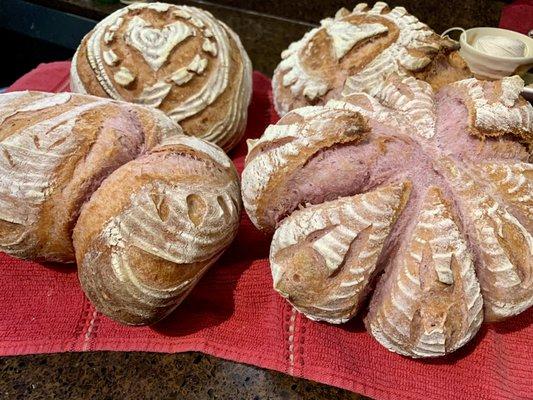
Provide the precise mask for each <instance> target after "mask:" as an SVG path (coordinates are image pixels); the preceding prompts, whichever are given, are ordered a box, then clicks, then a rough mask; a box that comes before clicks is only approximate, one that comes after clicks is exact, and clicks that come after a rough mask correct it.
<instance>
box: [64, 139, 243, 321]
mask: <svg viewBox="0 0 533 400" xmlns="http://www.w3.org/2000/svg"><path fill="white" fill-rule="evenodd" d="M113 199H115V200H113ZM239 214H240V190H239V184H238V178H237V172H236V171H235V168H234V167H233V164H232V163H231V162H230V160H229V159H228V158H227V157H226V155H225V154H224V153H223V152H222V150H220V149H218V148H215V147H214V146H211V145H210V144H208V143H206V142H203V141H201V140H199V139H197V138H193V137H177V138H176V137H175V138H170V139H168V140H165V141H163V143H162V144H161V146H158V147H155V148H154V149H152V151H151V152H150V153H149V154H147V155H144V156H142V157H139V158H137V159H136V160H134V161H132V162H129V163H127V164H125V165H124V166H122V167H121V168H119V169H118V170H116V171H115V172H114V173H113V174H112V175H111V176H110V177H109V178H108V179H106V180H105V181H104V183H103V184H102V185H101V186H100V187H99V188H98V190H97V191H96V192H95V193H94V195H93V196H92V197H91V200H90V201H89V202H88V203H86V204H85V205H84V207H83V209H82V212H81V215H80V218H79V220H78V223H77V224H76V228H75V230H74V246H75V248H76V256H77V260H78V270H79V277H80V282H81V284H82V287H83V288H84V291H85V293H86V294H87V296H88V297H89V298H90V299H91V300H92V302H93V304H95V306H96V307H97V309H99V310H100V311H102V312H104V313H105V314H107V315H109V316H111V317H112V318H114V319H117V320H119V321H122V322H125V323H128V324H134V325H137V324H140V323H143V324H145V323H152V322H156V321H158V320H160V319H161V318H163V317H164V316H166V315H167V314H168V313H169V312H171V311H172V310H173V309H174V308H175V307H177V306H178V304H179V303H180V302H181V301H182V299H183V298H184V297H185V296H186V295H187V294H188V292H189V291H190V290H191V289H192V287H193V286H194V285H195V284H196V283H197V282H198V280H199V279H200V278H201V276H202V275H203V273H204V272H205V271H206V270H207V269H208V268H209V266H210V265H211V264H213V263H214V262H215V261H216V260H217V259H218V257H220V255H221V254H222V252H223V251H224V249H225V248H226V247H227V246H228V245H229V244H230V243H231V242H232V240H233V238H234V237H235V235H236V233H237V228H238V224H239Z"/></svg>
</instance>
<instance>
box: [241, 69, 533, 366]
mask: <svg viewBox="0 0 533 400" xmlns="http://www.w3.org/2000/svg"><path fill="white" fill-rule="evenodd" d="M522 87H523V81H522V80H521V79H520V78H519V77H518V76H514V77H510V78H505V79H503V80H502V81H496V82H484V81H478V80H476V79H474V78H471V79H466V80H462V81H458V82H456V83H453V84H451V85H449V86H446V87H444V88H442V89H440V90H439V91H436V92H435V91H433V90H432V88H431V86H430V84H428V83H427V82H424V81H421V80H417V79H415V78H414V77H405V76H399V75H390V76H389V77H388V78H387V79H386V80H385V81H384V82H383V83H382V84H381V86H380V87H379V88H373V89H372V92H373V93H374V95H373V96H371V95H369V94H368V93H366V92H359V93H352V94H351V95H349V96H347V97H344V98H342V99H340V100H331V101H329V102H328V103H327V104H326V105H325V106H308V107H303V108H297V109H295V110H293V111H291V112H289V113H287V114H286V115H285V116H284V117H283V118H281V120H280V121H279V122H278V123H277V124H276V125H271V126H269V127H268V128H267V130H266V131H265V133H264V135H263V136H262V137H261V138H260V139H257V140H253V141H249V147H250V150H249V153H248V156H247V158H246V165H245V169H244V171H243V176H242V179H243V180H242V185H243V200H244V206H245V209H246V211H247V213H248V215H249V216H250V219H251V220H252V222H253V223H254V224H255V225H256V226H257V227H258V228H259V229H262V230H264V231H266V232H274V236H273V239H272V245H271V250H270V263H271V269H272V277H273V282H274V287H275V289H276V290H277V291H278V292H279V293H280V294H281V295H282V296H284V297H286V298H287V299H288V301H290V302H291V303H292V305H293V306H294V307H295V308H296V309H297V310H299V311H300V312H302V313H304V314H305V315H307V316H308V317H309V318H311V319H315V320H323V321H328V322H331V323H342V322H346V321H347V320H349V319H350V318H352V317H353V316H355V315H356V314H357V313H358V311H359V310H360V309H361V305H362V304H363V303H364V300H365V297H366V296H367V294H368V293H370V292H371V291H372V289H373V288H374V286H375V285H376V283H377V287H376V289H375V291H374V292H373V294H372V296H371V301H370V310H369V313H368V315H367V316H366V318H365V323H366V326H367V329H368V331H369V332H370V333H371V334H372V335H373V336H374V337H375V338H376V339H377V340H378V341H379V342H380V343H381V344H383V345H384V346H386V347H387V348H388V349H390V350H392V351H395V352H398V353H401V354H404V355H408V356H411V357H436V356H441V355H444V354H447V353H450V352H452V351H454V350H456V349H458V348H459V347H461V346H463V345H464V344H465V343H466V342H468V341H469V340H470V339H471V338H472V337H473V336H474V335H475V334H476V332H477V330H478V329H479V326H480V324H481V322H482V321H483V320H485V321H496V320H502V319H505V318H508V317H510V316H513V315H516V314H518V313H521V312H523V311H524V310H526V309H528V308H529V307H530V306H531V305H532V304H533V237H532V234H533V223H532V221H533V198H532V196H531V195H532V190H533V173H532V171H533V165H532V164H531V163H530V161H531V157H532V156H531V155H532V148H533V107H532V106H531V105H530V104H529V103H527V102H526V101H525V100H524V99H523V98H522V97H521V96H520V92H521V90H522Z"/></svg>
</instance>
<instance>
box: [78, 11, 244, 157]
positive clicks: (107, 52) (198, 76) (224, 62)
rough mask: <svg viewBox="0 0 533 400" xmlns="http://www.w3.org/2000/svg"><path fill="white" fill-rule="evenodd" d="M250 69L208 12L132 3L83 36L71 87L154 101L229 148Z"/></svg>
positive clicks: (236, 135) (239, 128)
mask: <svg viewBox="0 0 533 400" xmlns="http://www.w3.org/2000/svg"><path fill="white" fill-rule="evenodd" d="M251 74H252V71H251V64H250V61H249V59H248V56H247V54H246V52H245V50H244V49H243V47H242V45H241V43H240V40H239V38H238V36H237V35H236V34H235V33H234V32H233V31H232V30H231V29H230V28H228V27H227V26H226V25H225V24H223V23H222V22H220V21H218V20H216V19H215V18H214V17H213V16H212V15H211V14H210V13H208V12H206V11H203V10H200V9H197V8H194V7H187V6H175V5H170V4H163V3H155V4H135V5H131V6H128V7H125V8H123V9H120V10H118V11H116V12H115V13H113V14H111V15H110V16H108V17H107V18H105V19H104V20H103V21H101V22H100V23H99V24H98V25H97V26H96V27H95V29H93V30H92V31H91V32H89V34H88V35H87V36H86V37H85V38H84V39H83V41H82V43H81V44H80V46H79V48H78V51H77V53H76V55H75V57H74V58H73V65H72V70H71V86H72V90H73V91H78V92H82V93H84V92H86V93H90V94H95V95H98V96H102V97H111V98H114V99H117V100H124V101H129V102H134V103H139V104H146V105H151V106H154V107H157V108H159V109H161V110H162V111H164V112H165V113H167V115H169V117H171V118H172V119H173V120H174V121H176V122H179V123H180V124H181V125H182V127H183V129H184V130H185V132H186V133H188V134H190V135H194V136H198V137H202V138H204V139H206V140H209V141H212V142H214V143H217V144H218V145H220V146H221V147H223V148H224V149H226V150H229V149H230V148H231V147H233V146H234V145H235V144H236V143H237V142H238V141H239V140H240V138H241V136H242V134H243V133H244V129H245V125H246V114H247V107H248V104H249V102H250V98H251Z"/></svg>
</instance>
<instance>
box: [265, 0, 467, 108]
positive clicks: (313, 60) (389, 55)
mask: <svg viewBox="0 0 533 400" xmlns="http://www.w3.org/2000/svg"><path fill="white" fill-rule="evenodd" d="M455 48H456V45H455V43H454V42H452V41H450V40H449V39H445V38H442V37H440V36H439V35H437V34H436V33H435V32H433V31H432V30H431V29H430V28H429V27H428V26H427V25H425V24H423V23H421V22H420V21H418V19H417V18H415V17H414V16H412V15H410V14H408V13H407V11H406V10H405V8H403V7H395V8H393V9H392V10H391V9H390V8H389V7H388V6H387V4H386V3H383V2H377V3H376V4H375V5H374V6H373V7H372V8H369V7H368V6H367V4H366V3H360V4H357V5H356V6H355V8H354V9H353V11H352V12H350V11H348V10H347V9H345V8H342V9H340V10H339V11H338V12H337V14H336V15H335V17H334V18H326V19H324V20H323V21H321V26H320V27H318V28H315V29H313V30H311V31H309V32H308V33H306V34H305V35H304V37H303V38H302V39H301V40H299V41H297V42H294V43H292V44H291V45H290V46H289V48H288V49H287V50H285V51H284V52H283V53H282V54H281V57H282V59H283V60H282V61H281V63H280V64H279V65H278V67H277V68H276V71H275V72H274V79H273V81H272V86H273V92H274V104H275V106H276V110H277V111H278V113H279V114H280V115H283V114H285V113H287V112H288V111H290V110H292V109H294V108H298V107H302V106H305V105H308V104H324V103H325V102H326V101H327V100H329V99H333V98H338V97H339V96H340V95H341V93H342V94H345V95H346V94H349V93H353V92H362V91H363V92H368V93H370V94H371V95H374V94H376V92H377V91H376V88H377V87H379V84H380V83H381V82H382V81H383V80H384V79H386V78H387V77H388V76H389V75H391V74H399V75H417V76H418V77H420V78H423V79H424V80H427V81H428V82H430V83H431V84H432V85H433V86H434V87H435V88H439V87H440V86H442V85H443V84H446V83H449V82H453V81H456V80H459V79H464V78H466V77H468V76H469V75H470V72H469V71H468V68H467V67H466V64H465V63H464V61H463V60H462V59H461V58H460V57H459V56H458V54H457V53H456V52H453V50H454V49H455Z"/></svg>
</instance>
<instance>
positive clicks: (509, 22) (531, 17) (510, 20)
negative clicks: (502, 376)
mask: <svg viewBox="0 0 533 400" xmlns="http://www.w3.org/2000/svg"><path fill="white" fill-rule="evenodd" d="M500 28H504V29H509V30H512V31H516V32H520V33H523V34H525V35H527V33H528V32H529V31H530V30H532V29H533V0H516V1H513V2H512V3H511V4H508V5H506V6H505V7H503V8H502V13H501V16H500ZM532 391H533V389H532Z"/></svg>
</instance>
